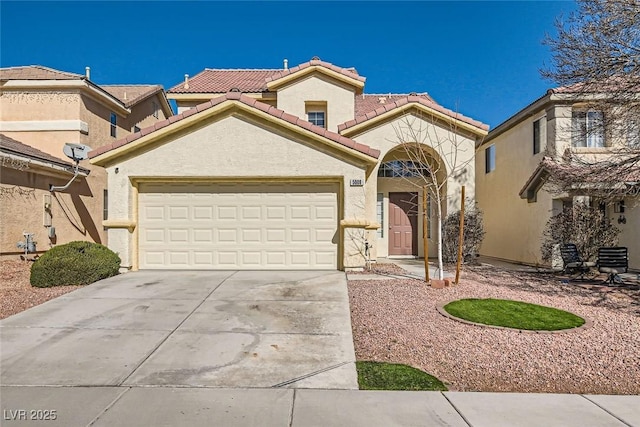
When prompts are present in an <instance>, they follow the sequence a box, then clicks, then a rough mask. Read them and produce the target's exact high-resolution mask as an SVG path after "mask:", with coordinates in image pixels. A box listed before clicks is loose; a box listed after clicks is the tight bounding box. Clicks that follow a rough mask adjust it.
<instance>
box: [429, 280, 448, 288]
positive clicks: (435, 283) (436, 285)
mask: <svg viewBox="0 0 640 427" xmlns="http://www.w3.org/2000/svg"><path fill="white" fill-rule="evenodd" d="M445 282H446V281H445V280H438V279H431V287H432V288H434V289H444V287H445V286H447V285H446V283H445Z"/></svg>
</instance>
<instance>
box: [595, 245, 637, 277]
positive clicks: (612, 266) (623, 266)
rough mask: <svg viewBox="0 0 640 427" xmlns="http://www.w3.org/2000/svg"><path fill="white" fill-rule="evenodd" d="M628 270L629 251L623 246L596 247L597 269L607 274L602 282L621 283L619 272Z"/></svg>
mask: <svg viewBox="0 0 640 427" xmlns="http://www.w3.org/2000/svg"><path fill="white" fill-rule="evenodd" d="M628 270H629V252H628V250H627V248H625V247H610V248H600V249H598V271H599V272H600V273H607V274H608V275H609V276H608V277H607V280H605V281H604V283H608V284H610V285H614V284H622V283H624V282H623V281H622V278H621V277H620V274H621V273H626V272H627V271H628Z"/></svg>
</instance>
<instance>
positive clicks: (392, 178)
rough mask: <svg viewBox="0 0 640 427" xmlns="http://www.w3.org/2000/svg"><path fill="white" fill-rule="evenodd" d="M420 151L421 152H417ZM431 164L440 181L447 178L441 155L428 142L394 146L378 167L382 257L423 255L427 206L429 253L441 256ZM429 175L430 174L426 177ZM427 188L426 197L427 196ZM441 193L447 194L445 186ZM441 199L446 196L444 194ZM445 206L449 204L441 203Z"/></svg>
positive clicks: (378, 219)
mask: <svg viewBox="0 0 640 427" xmlns="http://www.w3.org/2000/svg"><path fill="white" fill-rule="evenodd" d="M417 152H419V153H420V154H419V155H417V154H416V153H417ZM429 168H433V170H435V171H437V172H436V174H435V175H436V179H437V181H438V182H443V180H444V179H446V171H445V169H444V165H443V164H442V162H441V160H440V157H439V156H438V154H437V153H435V152H434V150H433V149H432V148H431V147H428V146H426V145H424V144H420V145H419V146H418V145H416V146H413V147H412V148H407V147H405V146H401V145H400V146H398V147H396V148H394V149H392V150H390V151H389V152H388V153H387V154H386V155H385V156H384V157H383V159H382V160H381V162H380V164H379V165H378V169H377V191H376V193H377V194H376V195H377V200H376V215H377V221H378V222H379V223H380V224H381V228H380V229H378V230H377V242H378V248H377V255H378V256H382V257H423V256H424V244H423V238H422V237H423V224H424V222H423V218H424V212H425V208H424V207H425V206H426V216H427V221H426V223H427V227H426V232H427V240H428V252H429V254H428V256H429V257H435V256H437V250H438V247H437V227H436V215H437V205H436V203H437V199H438V198H437V197H436V194H435V193H434V191H435V188H434V186H433V185H432V184H431V179H430V178H429V176H430V172H429V170H430V169H429ZM425 177H427V178H425ZM425 188H426V190H427V191H426V197H425ZM440 194H443V195H444V194H446V188H442V189H441V192H440ZM440 199H441V201H443V200H444V197H441V198H440ZM441 206H442V207H443V209H445V204H444V203H441Z"/></svg>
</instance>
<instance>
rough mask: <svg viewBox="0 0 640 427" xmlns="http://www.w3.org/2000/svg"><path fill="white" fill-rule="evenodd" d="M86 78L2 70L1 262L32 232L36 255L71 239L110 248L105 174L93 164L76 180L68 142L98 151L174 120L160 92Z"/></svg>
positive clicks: (41, 69)
mask: <svg viewBox="0 0 640 427" xmlns="http://www.w3.org/2000/svg"><path fill="white" fill-rule="evenodd" d="M88 72H89V70H88V69H87V75H81V74H74V73H68V72H64V71H59V70H54V69H51V68H47V67H42V66H38V65H34V66H24V67H10V68H0V111H2V115H1V117H0V133H1V134H2V138H1V140H0V141H1V145H0V151H1V153H0V159H1V160H2V173H1V174H0V175H1V176H0V199H1V200H0V229H1V230H2V234H1V236H0V256H7V255H11V256H15V255H16V254H18V253H21V250H20V249H18V248H17V247H16V242H18V241H21V240H24V237H23V233H32V234H33V235H34V240H35V241H36V242H37V251H38V252H42V251H45V250H47V249H49V248H50V247H52V246H53V245H55V244H60V243H66V242H69V241H73V240H89V241H93V242H99V243H106V233H105V231H104V229H103V227H102V224H101V221H102V220H103V218H104V217H105V216H106V215H107V212H106V199H107V198H108V195H107V191H106V173H105V172H104V170H103V169H102V168H101V167H97V166H92V165H90V164H89V162H88V161H83V162H81V164H80V170H79V172H80V173H79V177H78V179H76V180H75V181H74V183H73V184H72V185H71V186H69V187H68V188H67V189H66V190H64V191H59V192H50V191H49V188H50V186H51V185H54V186H61V185H64V184H66V183H67V182H68V181H69V180H70V179H71V178H72V177H73V175H74V168H73V167H72V166H73V165H72V164H71V160H70V159H68V158H67V157H65V155H64V154H63V152H62V149H63V146H64V145H65V143H68V142H71V143H76V144H84V145H88V146H89V147H91V148H98V147H100V146H102V145H104V144H109V143H110V142H111V141H112V140H113V141H115V140H117V139H119V138H122V137H125V136H127V135H129V134H131V133H132V132H134V131H137V130H138V129H139V128H143V127H148V126H150V125H152V124H153V123H155V122H157V121H160V120H164V119H165V118H166V117H168V116H170V115H171V114H172V111H171V107H170V106H169V104H168V101H167V98H166V96H165V94H164V90H163V89H162V87H161V86H157V85H118V86H108V85H97V84H95V83H94V82H92V81H91V80H90V79H89V76H88Z"/></svg>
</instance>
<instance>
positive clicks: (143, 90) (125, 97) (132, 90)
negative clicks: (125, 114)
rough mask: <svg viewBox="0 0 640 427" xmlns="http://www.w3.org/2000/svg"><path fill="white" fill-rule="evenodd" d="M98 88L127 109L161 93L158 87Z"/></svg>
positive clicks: (103, 86) (160, 87) (113, 86)
mask: <svg viewBox="0 0 640 427" xmlns="http://www.w3.org/2000/svg"><path fill="white" fill-rule="evenodd" d="M100 87H101V88H102V89H104V90H105V91H106V92H108V93H109V95H111V96H113V97H114V98H117V99H118V100H120V101H121V102H122V103H123V104H124V106H125V107H127V108H129V107H131V106H132V105H135V104H137V103H138V102H140V101H142V100H143V99H146V98H148V97H149V96H151V95H153V94H155V93H157V92H160V91H162V86H160V85H100Z"/></svg>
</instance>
